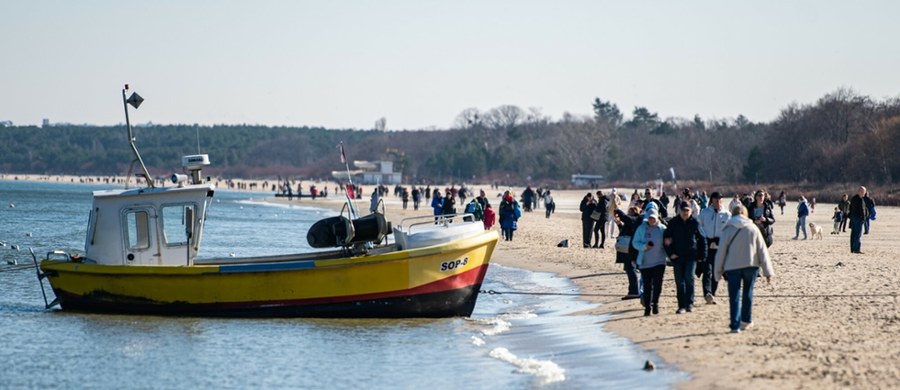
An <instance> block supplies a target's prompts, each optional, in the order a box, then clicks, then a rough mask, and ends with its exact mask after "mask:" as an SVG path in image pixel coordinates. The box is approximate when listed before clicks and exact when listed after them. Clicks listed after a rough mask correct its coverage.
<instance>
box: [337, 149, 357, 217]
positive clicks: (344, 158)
mask: <svg viewBox="0 0 900 390" xmlns="http://www.w3.org/2000/svg"><path fill="white" fill-rule="evenodd" d="M338 148H340V149H341V162H342V163H344V168H345V169H346V170H347V182H349V183H350V188H355V187H354V186H353V177H352V176H351V175H350V164H349V163H347V155H346V154H344V141H341V143H340V144H339V145H338ZM344 197H346V198H347V205H349V206H350V217H351V219H356V218H359V213H358V212H357V211H356V207H355V206H354V205H353V199H351V198H350V192H349V191H347V189H346V188H344Z"/></svg>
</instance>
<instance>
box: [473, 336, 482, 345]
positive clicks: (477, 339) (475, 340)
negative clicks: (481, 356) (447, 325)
mask: <svg viewBox="0 0 900 390" xmlns="http://www.w3.org/2000/svg"><path fill="white" fill-rule="evenodd" d="M472 344H473V345H475V346H476V347H480V346H483V345H484V339H483V338H481V337H478V336H472Z"/></svg>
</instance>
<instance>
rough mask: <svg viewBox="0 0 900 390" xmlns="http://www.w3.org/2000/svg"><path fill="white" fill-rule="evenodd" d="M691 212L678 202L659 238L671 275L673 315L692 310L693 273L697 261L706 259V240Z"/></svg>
mask: <svg viewBox="0 0 900 390" xmlns="http://www.w3.org/2000/svg"><path fill="white" fill-rule="evenodd" d="M693 212H694V211H693V207H692V206H691V204H690V203H689V202H681V205H680V206H679V207H678V216H677V217H673V218H672V219H670V220H669V225H668V226H667V228H666V231H665V235H664V236H663V244H664V247H665V250H666V256H668V259H669V261H671V262H672V270H673V271H674V274H675V292H676V293H677V297H678V311H676V312H675V313H676V314H682V313H685V312H691V311H693V310H694V273H695V271H696V269H697V262H702V261H705V260H706V238H705V237H703V234H702V233H700V223H699V222H697V219H696V218H694V217H693Z"/></svg>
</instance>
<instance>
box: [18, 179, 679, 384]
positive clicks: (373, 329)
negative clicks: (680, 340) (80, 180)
mask: <svg viewBox="0 0 900 390" xmlns="http://www.w3.org/2000/svg"><path fill="white" fill-rule="evenodd" d="M100 188H103V187H98V186H87V185H79V184H57V183H27V182H18V181H0V207H2V208H0V241H2V242H4V243H6V245H5V246H0V362H2V363H0V364H2V368H0V388H3V389H6V388H41V389H43V388H63V389H72V388H97V389H120V388H151V389H187V388H190V389H194V388H237V389H243V388H301V389H309V388H329V389H331V388H335V389H338V388H374V389H382V388H385V389H394V388H416V389H420V388H428V389H454V388H479V389H515V388H548V389H557V388H565V389H581V388H629V389H635V388H667V387H671V386H672V385H673V384H675V383H677V382H679V381H682V380H685V379H686V378H687V376H686V374H684V373H681V372H678V371H676V370H674V369H672V368H669V367H667V366H666V365H665V364H659V363H660V362H659V360H658V358H657V357H655V356H654V355H653V354H652V353H651V352H649V351H645V350H642V349H640V348H639V347H637V346H635V345H634V344H633V343H631V342H629V341H628V340H626V339H624V338H621V337H618V336H615V335H612V334H610V333H608V332H606V331H604V330H603V327H602V324H603V322H604V321H606V320H607V318H606V317H604V316H595V315H576V314H575V313H578V312H581V311H583V310H586V309H589V308H591V307H592V305H591V304H588V303H586V302H583V301H581V300H578V299H577V294H578V291H577V289H576V287H575V286H574V285H573V284H572V283H571V282H570V281H569V280H568V279H565V278H560V277H556V276H554V275H551V274H546V273H534V272H527V271H524V270H520V269H515V268H509V267H503V266H502V265H500V264H492V265H491V268H490V269H489V271H488V273H487V276H486V278H485V283H484V285H483V289H484V290H489V291H493V292H499V294H488V293H483V294H481V295H480V296H479V298H478V303H477V305H476V306H475V312H474V313H473V314H472V316H471V318H446V319H401V320H378V319H374V320H373V319H359V320H354V319H340V320H338V319H304V318H297V319H227V318H225V319H222V318H193V317H189V318H182V317H155V316H129V315H99V314H86V313H68V312H63V311H60V310H59V309H58V308H56V309H51V310H45V309H44V302H43V298H42V297H41V289H40V287H39V284H38V282H37V278H36V277H35V271H34V269H33V268H28V267H27V266H28V265H29V264H31V263H30V261H31V260H30V255H28V254H27V253H28V252H27V248H30V247H32V248H34V249H35V252H37V253H39V256H40V254H43V253H46V252H48V251H51V250H54V249H60V248H67V249H68V248H75V249H83V246H84V238H85V228H86V224H87V219H88V212H89V210H90V204H91V191H93V190H97V189H100ZM265 196H266V194H260V193H257V194H253V193H246V192H228V191H218V192H217V193H216V197H215V198H214V199H215V200H214V201H213V202H214V203H213V205H212V207H211V208H210V210H209V214H208V222H207V225H206V230H205V232H204V237H203V248H202V249H201V257H220V256H231V255H234V256H255V255H266V254H278V253H296V252H303V251H306V250H308V249H309V248H308V246H307V245H306V239H305V236H306V229H307V228H308V227H309V226H310V225H311V224H312V223H313V222H315V221H317V220H318V219H321V218H324V217H328V216H332V215H335V214H336V213H335V212H333V211H330V210H327V209H324V208H319V207H315V204H314V202H313V201H310V200H306V199H304V200H303V201H302V202H298V203H297V204H296V205H292V206H273V205H271V204H267V203H264V202H260V200H261V199H262V198H263V197H265ZM12 245H17V246H18V248H19V250H14V249H12ZM13 262H15V263H18V264H17V265H12V264H8V263H13ZM45 288H47V293H48V294H49V295H50V299H52V291H50V289H49V285H47V284H46V282H45ZM645 360H653V361H655V362H657V367H658V369H657V370H656V371H654V372H645V371H643V370H642V369H641V368H642V366H643V363H644V361H645Z"/></svg>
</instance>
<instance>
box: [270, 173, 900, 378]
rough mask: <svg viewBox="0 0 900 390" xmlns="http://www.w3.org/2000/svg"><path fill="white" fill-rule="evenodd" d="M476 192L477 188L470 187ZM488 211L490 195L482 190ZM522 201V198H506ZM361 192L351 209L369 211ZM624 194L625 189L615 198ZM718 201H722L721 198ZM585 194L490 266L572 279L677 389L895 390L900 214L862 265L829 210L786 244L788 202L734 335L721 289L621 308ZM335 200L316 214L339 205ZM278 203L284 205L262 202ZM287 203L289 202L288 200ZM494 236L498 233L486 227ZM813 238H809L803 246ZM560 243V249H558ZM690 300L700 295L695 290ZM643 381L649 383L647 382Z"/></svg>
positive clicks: (884, 216) (393, 201) (562, 203)
mask: <svg viewBox="0 0 900 390" xmlns="http://www.w3.org/2000/svg"><path fill="white" fill-rule="evenodd" d="M474 188H476V190H477V189H478V187H474ZM483 188H485V191H486V192H487V193H488V194H489V196H490V197H491V203H492V204H494V205H496V204H498V203H499V199H497V198H496V197H495V195H496V194H495V193H496V192H498V191H489V190H488V188H489V187H487V186H485V187H483ZM514 190H515V191H516V192H517V193H520V191H521V190H522V189H521V188H517V189H514ZM370 191H371V187H365V188H364V199H362V200H360V201H358V203H357V205H358V206H359V207H360V208H361V209H363V210H365V209H367V208H368V204H369V199H368V198H369V196H368V194H370V193H371V192H370ZM620 191H627V192H626V193H627V194H630V192H631V191H632V189H620ZM725 192H726V193H727V191H725ZM585 193H586V190H572V191H553V195H554V199H555V200H556V203H557V212H556V213H555V214H553V215H552V216H551V217H550V219H546V218H545V217H544V210H543V209H538V210H536V211H535V212H531V213H524V215H523V217H522V219H520V221H519V229H518V230H517V231H516V233H515V238H514V240H513V241H511V242H505V241H501V242H500V245H499V246H498V248H497V250H496V251H495V253H494V258H493V261H494V262H496V263H499V264H503V265H506V266H512V267H518V268H523V269H528V270H533V271H542V272H552V273H556V274H559V275H562V276H565V277H568V278H571V279H572V280H573V281H574V282H575V283H576V284H577V285H578V286H579V287H580V292H581V294H582V295H583V297H584V299H586V300H589V301H592V302H597V303H600V304H601V305H600V306H599V307H598V308H597V309H595V310H593V312H594V314H601V313H609V314H613V317H612V319H610V320H609V321H608V322H605V323H603V324H598V327H599V326H602V327H605V328H606V329H608V330H610V331H613V332H615V333H617V334H619V335H622V336H624V337H627V338H628V339H630V340H632V341H634V342H635V343H637V344H638V345H640V346H641V347H643V348H646V349H649V350H653V351H655V352H656V353H657V354H658V355H659V356H660V357H661V358H662V359H664V360H665V361H666V362H668V363H669V364H674V365H675V366H677V367H678V368H679V369H681V370H684V371H687V372H689V373H691V375H692V379H691V380H690V381H688V382H685V383H683V384H682V385H681V387H683V388H686V389H699V388H711V387H713V386H715V387H716V388H725V389H746V388H797V389H804V388H809V389H821V388H848V387H850V388H896V387H898V386H900V369H898V366H900V364H898V363H897V362H898V361H900V338H898V337H897V335H898V334H900V309H898V308H897V304H898V293H900V283H897V282H896V281H895V280H894V277H895V275H900V261H897V255H898V253H900V246H898V245H897V242H896V241H895V240H894V239H893V237H892V236H893V234H894V233H895V232H897V231H900V209H897V208H892V207H880V208H879V209H878V219H877V220H876V221H874V222H873V223H872V228H871V231H870V234H869V235H865V236H863V239H862V250H863V252H864V254H860V255H851V254H850V248H849V239H850V235H849V228H848V230H847V233H842V234H839V235H831V234H829V233H830V232H831V230H832V222H831V210H832V209H833V206H830V207H829V206H828V205H826V204H820V205H819V206H818V207H817V211H816V212H815V213H813V214H812V215H811V216H810V217H809V218H808V220H809V221H812V222H815V223H817V224H819V225H820V226H822V227H823V229H824V232H825V234H824V238H823V240H806V241H803V240H800V241H793V240H791V237H792V236H793V235H794V224H795V222H796V211H795V208H796V203H793V202H791V203H789V204H788V206H787V207H785V215H780V214H779V212H778V210H776V216H775V217H776V220H777V222H776V224H775V235H776V236H775V244H774V245H773V246H772V247H771V248H770V253H771V255H772V258H773V259H774V262H775V271H776V276H775V279H774V282H773V284H772V285H771V286H767V285H765V283H764V282H762V281H761V282H760V283H758V284H757V289H756V299H755V303H754V312H753V319H754V323H755V327H754V328H753V329H751V330H749V331H746V332H742V333H740V334H731V333H729V329H728V320H727V317H728V304H727V289H726V285H725V283H724V281H723V282H722V284H721V285H720V286H719V291H718V296H719V297H718V301H719V304H717V305H706V304H703V303H702V301H703V300H702V298H700V299H697V302H698V306H697V308H696V309H695V310H694V312H693V313H687V314H675V310H676V309H677V305H676V300H675V288H674V285H673V282H672V280H673V276H672V271H671V270H667V272H666V276H665V284H664V286H663V296H662V298H661V299H660V315H658V316H652V317H647V318H645V317H643V311H642V309H641V307H640V303H639V302H638V301H637V300H629V301H622V300H621V297H622V296H623V295H624V294H625V293H626V286H627V279H626V277H625V274H624V272H623V271H622V269H621V266H620V265H617V264H615V249H613V248H612V244H613V242H614V241H613V240H608V241H607V242H608V245H607V248H606V249H583V248H581V247H580V246H581V245H580V244H581V222H580V217H581V215H580V213H579V212H578V204H579V201H580V200H581V197H582V196H584V194H585ZM342 200H343V198H337V197H333V198H332V199H330V200H328V201H325V202H321V201H320V200H317V201H316V202H317V203H316V204H317V205H322V206H325V205H326V204H327V203H334V204H336V205H339V204H342ZM272 201H274V202H287V200H286V199H281V198H279V199H274V198H273V199H272ZM385 201H386V202H385V204H386V209H387V211H386V214H387V217H388V219H390V220H392V221H394V223H397V222H399V221H400V220H401V219H403V218H407V217H410V216H415V215H429V214H430V213H431V209H430V207H428V205H425V204H423V205H422V207H420V209H419V211H417V212H416V211H413V210H412V203H411V202H410V205H409V208H408V210H405V211H404V210H402V207H401V203H400V200H399V198H397V197H393V196H388V197H386V198H385ZM294 202H296V200H295V201H294ZM303 202H311V201H310V200H306V199H304V200H303ZM495 229H496V228H495ZM810 237H811V235H810ZM564 239H568V240H569V243H570V246H569V247H568V248H559V247H557V243H559V242H560V241H561V240H564ZM697 290H698V291H700V285H699V279H697ZM651 375H652V374H651Z"/></svg>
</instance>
